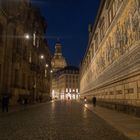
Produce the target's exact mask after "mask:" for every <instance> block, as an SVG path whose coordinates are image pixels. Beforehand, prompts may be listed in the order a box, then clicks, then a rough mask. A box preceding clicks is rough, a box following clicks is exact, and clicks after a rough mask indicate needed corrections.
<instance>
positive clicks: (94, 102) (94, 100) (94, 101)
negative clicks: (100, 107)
mask: <svg viewBox="0 0 140 140" xmlns="http://www.w3.org/2000/svg"><path fill="white" fill-rule="evenodd" d="M92 103H93V106H94V107H96V97H95V96H94V97H93V98H92Z"/></svg>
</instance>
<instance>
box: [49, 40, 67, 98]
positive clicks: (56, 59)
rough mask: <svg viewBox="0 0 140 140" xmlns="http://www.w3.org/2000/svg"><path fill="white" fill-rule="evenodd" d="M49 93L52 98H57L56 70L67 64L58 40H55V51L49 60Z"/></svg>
mask: <svg viewBox="0 0 140 140" xmlns="http://www.w3.org/2000/svg"><path fill="white" fill-rule="evenodd" d="M51 66H52V70H51V77H52V78H51V79H52V82H51V93H52V98H54V97H55V98H58V92H57V77H56V73H57V71H58V70H60V69H63V68H64V67H66V66H67V62H66V60H65V58H64V57H63V54H62V45H61V43H60V42H56V44H55V53H54V56H53V58H52V60H51Z"/></svg>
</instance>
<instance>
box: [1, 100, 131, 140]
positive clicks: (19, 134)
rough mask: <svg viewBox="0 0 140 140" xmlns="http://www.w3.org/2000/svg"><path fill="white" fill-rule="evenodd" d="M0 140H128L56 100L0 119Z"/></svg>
mask: <svg viewBox="0 0 140 140" xmlns="http://www.w3.org/2000/svg"><path fill="white" fill-rule="evenodd" d="M0 140H128V139H127V138H126V137H124V136H123V135H122V134H120V133H119V132H118V131H116V130H115V129H114V128H112V127H111V126H110V125H108V124H107V123H106V122H105V121H104V120H102V119H100V118H99V117H98V116H97V115H95V114H94V113H93V112H90V111H89V110H87V109H86V108H85V107H84V106H83V105H81V104H80V103H79V102H71V101H63V102H61V101H57V102H51V103H47V104H41V105H38V106H33V107H29V108H26V109H25V110H20V111H16V112H12V113H8V114H6V113H5V114H4V115H1V117H0Z"/></svg>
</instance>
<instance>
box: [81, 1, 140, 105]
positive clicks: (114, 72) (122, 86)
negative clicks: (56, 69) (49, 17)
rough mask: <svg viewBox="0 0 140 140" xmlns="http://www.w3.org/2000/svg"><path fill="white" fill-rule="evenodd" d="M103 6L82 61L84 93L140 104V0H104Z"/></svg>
mask: <svg viewBox="0 0 140 140" xmlns="http://www.w3.org/2000/svg"><path fill="white" fill-rule="evenodd" d="M100 7H101V8H100V10H99V14H98V18H97V20H96V22H95V25H94V26H93V28H92V30H91V32H90V35H89V43H88V49H87V52H86V54H85V57H84V59H83V61H82V64H81V69H80V92H81V96H83V97H84V96H88V97H89V98H92V96H95V95H96V96H97V98H98V99H99V100H103V101H108V102H111V101H113V102H119V101H120V100H121V101H122V102H125V103H128V104H130V102H131V104H132V105H138V106H140V98H139V95H140V93H139V87H140V75H139V74H140V73H139V71H140V64H139V63H140V1H139V0H133V1H128V0H114V1H113V0H111V1H110V2H107V1H101V5H100ZM132 77H133V78H132ZM131 78H132V79H135V80H134V81H135V82H134V81H133V80H131ZM89 81H90V82H89ZM132 81H133V82H132ZM128 83H129V84H128ZM130 89H131V90H130ZM127 92H128V93H127ZM134 99H135V100H134Z"/></svg>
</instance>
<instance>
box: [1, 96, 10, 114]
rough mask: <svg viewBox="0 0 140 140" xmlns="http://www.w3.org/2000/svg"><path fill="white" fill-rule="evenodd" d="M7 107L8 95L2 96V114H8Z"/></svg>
mask: <svg viewBox="0 0 140 140" xmlns="http://www.w3.org/2000/svg"><path fill="white" fill-rule="evenodd" d="M8 106H9V97H8V95H3V97H2V112H5V111H6V112H8Z"/></svg>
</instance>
